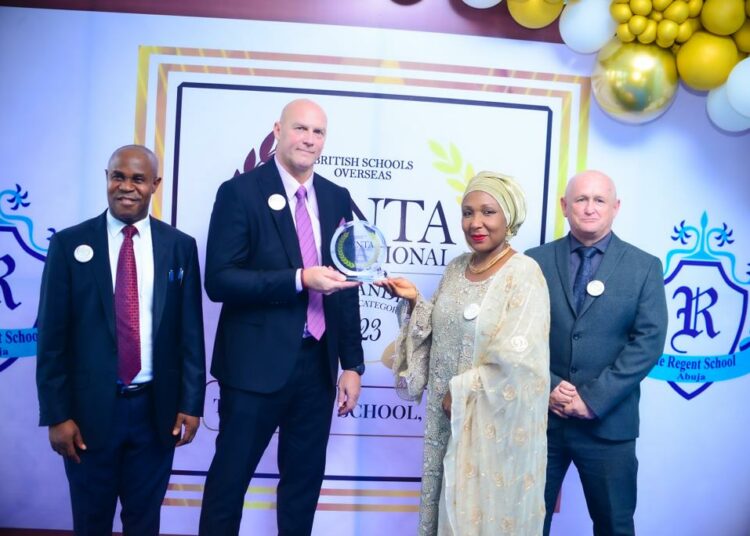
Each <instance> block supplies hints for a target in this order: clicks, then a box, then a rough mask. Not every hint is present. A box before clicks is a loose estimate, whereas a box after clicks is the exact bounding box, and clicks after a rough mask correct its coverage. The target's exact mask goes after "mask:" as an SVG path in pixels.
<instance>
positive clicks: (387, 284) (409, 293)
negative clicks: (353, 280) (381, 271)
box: [375, 277, 419, 307]
mask: <svg viewBox="0 0 750 536" xmlns="http://www.w3.org/2000/svg"><path fill="white" fill-rule="evenodd" d="M375 285H377V286H379V287H383V288H384V289H386V290H387V291H388V292H389V293H390V294H391V295H392V296H397V297H399V298H403V299H405V300H408V301H409V304H410V305H411V306H412V307H414V303H415V302H416V301H417V295H418V294H419V291H418V290H417V287H416V286H414V283H412V282H411V281H409V280H408V279H406V278H405V277H388V278H386V279H380V280H378V281H375Z"/></svg>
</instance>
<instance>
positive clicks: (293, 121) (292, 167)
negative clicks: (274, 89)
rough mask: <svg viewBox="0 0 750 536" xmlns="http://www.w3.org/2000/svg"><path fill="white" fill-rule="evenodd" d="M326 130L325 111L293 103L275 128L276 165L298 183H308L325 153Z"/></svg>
mask: <svg viewBox="0 0 750 536" xmlns="http://www.w3.org/2000/svg"><path fill="white" fill-rule="evenodd" d="M327 129H328V118H327V117H326V114H325V112H324V111H323V108H321V107H320V106H318V104H316V103H315V102H313V101H311V100H308V99H297V100H293V101H292V102H290V103H289V104H287V105H286V106H284V109H283V110H282V111H281V117H280V118H279V120H278V121H276V123H275V124H274V126H273V134H274V136H275V137H276V162H277V163H279V164H280V165H281V166H282V167H283V168H284V169H285V170H286V171H287V172H288V173H289V174H290V175H291V176H292V177H294V178H295V179H297V181H299V182H300V183H303V182H305V181H306V180H307V179H308V178H309V177H310V175H312V172H313V165H314V164H315V161H316V160H317V159H318V157H319V156H320V153H321V152H322V151H323V145H324V144H325V140H326V133H327Z"/></svg>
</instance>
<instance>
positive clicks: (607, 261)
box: [578, 233, 625, 316]
mask: <svg viewBox="0 0 750 536" xmlns="http://www.w3.org/2000/svg"><path fill="white" fill-rule="evenodd" d="M623 253H625V247H624V246H623V243H622V240H620V239H619V238H617V236H616V235H615V234H614V233H612V239H611V240H610V241H609V245H608V246H607V251H606V252H605V253H604V256H603V257H602V262H601V264H599V268H597V270H596V273H595V274H594V278H593V279H596V280H598V281H601V282H602V283H604V292H607V280H608V279H609V278H610V276H611V275H612V274H613V273H614V272H615V270H616V269H617V266H618V265H619V264H620V261H621V259H622V255H623ZM592 303H594V297H593V296H590V295H589V294H588V292H587V293H586V296H585V297H584V299H583V305H582V306H581V312H580V313H579V314H578V316H581V315H583V314H584V313H585V312H586V311H587V310H588V308H589V307H590V306H591V304H592Z"/></svg>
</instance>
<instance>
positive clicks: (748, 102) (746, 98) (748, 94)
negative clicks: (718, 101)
mask: <svg viewBox="0 0 750 536" xmlns="http://www.w3.org/2000/svg"><path fill="white" fill-rule="evenodd" d="M726 86H727V98H728V99H729V104H731V105H732V108H734V110H735V111H736V112H738V113H740V114H742V115H744V116H745V117H747V118H750V58H745V59H744V60H742V61H741V62H739V63H738V64H737V65H735V66H734V69H732V72H730V73H729V78H727V83H726Z"/></svg>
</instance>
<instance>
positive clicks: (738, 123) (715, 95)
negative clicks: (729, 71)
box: [706, 84, 750, 132]
mask: <svg viewBox="0 0 750 536" xmlns="http://www.w3.org/2000/svg"><path fill="white" fill-rule="evenodd" d="M706 111H707V112H708V118H709V119H710V120H711V121H712V122H713V124H714V125H716V126H717V127H719V128H720V129H723V130H726V131H727V132H740V131H741V130H747V129H749V128H750V117H746V116H744V115H742V114H740V113H737V110H735V109H734V108H733V107H732V105H731V104H729V99H728V98H727V84H722V85H720V86H719V87H717V88H715V89H712V90H711V91H709V92H708V97H707V98H706Z"/></svg>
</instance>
